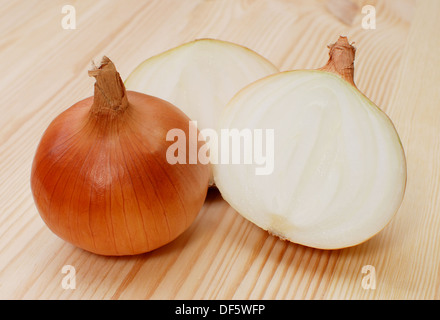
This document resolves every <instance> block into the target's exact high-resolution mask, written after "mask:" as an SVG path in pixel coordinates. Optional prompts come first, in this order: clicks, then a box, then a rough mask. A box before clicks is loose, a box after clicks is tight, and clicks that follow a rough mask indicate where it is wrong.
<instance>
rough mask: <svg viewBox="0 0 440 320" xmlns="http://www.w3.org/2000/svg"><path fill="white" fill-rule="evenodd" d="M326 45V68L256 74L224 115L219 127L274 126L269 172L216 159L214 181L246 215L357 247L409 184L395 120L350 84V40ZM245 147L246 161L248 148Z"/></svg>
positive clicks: (310, 240) (386, 218) (279, 231)
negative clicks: (265, 172) (328, 59)
mask: <svg viewBox="0 0 440 320" xmlns="http://www.w3.org/2000/svg"><path fill="white" fill-rule="evenodd" d="M330 48H331V54H330V61H329V64H328V65H327V66H326V67H325V68H322V69H321V70H300V71H289V72H283V73H279V74H276V75H272V76H269V77H266V78H264V79H261V80H259V81H257V82H254V83H253V84H251V85H249V86H247V87H246V88H244V89H243V90H241V91H240V92H239V93H238V94H237V95H236V96H235V97H234V98H233V99H232V100H231V101H230V102H229V104H228V106H227V107H226V109H225V110H224V113H223V115H222V116H221V118H220V125H219V127H220V128H222V129H223V130H232V129H238V130H239V131H240V132H243V130H248V131H249V130H250V131H251V132H253V133H256V132H257V131H258V130H262V131H263V136H265V133H266V132H268V130H273V133H274V139H273V143H272V142H271V141H270V139H269V140H266V141H265V144H264V145H263V147H264V146H265V148H263V150H266V155H265V157H266V160H267V161H269V160H270V159H271V157H273V170H272V171H271V172H268V174H265V175H261V174H260V175H258V174H257V172H258V171H257V170H258V168H261V166H262V164H261V163H256V162H255V161H254V162H253V163H252V164H243V163H241V164H227V163H224V162H221V163H219V164H217V165H215V166H214V180H215V182H216V186H217V187H218V189H219V190H220V192H221V194H222V196H223V198H224V199H225V200H226V201H227V202H228V203H229V204H230V205H231V206H232V207H233V208H235V209H236V210H237V211H238V212H239V213H240V214H241V215H242V216H244V217H245V218H246V219H248V220H250V221H252V222H253V223H255V224H256V225H258V226H259V227H261V228H263V229H265V230H268V231H269V232H270V233H272V234H274V235H276V236H279V237H280V238H282V239H286V240H289V241H292V242H294V243H298V244H302V245H306V246H310V247H314V248H320V249H339V248H345V247H350V246H354V245H357V244H360V243H362V242H364V241H366V240H368V239H369V238H371V237H372V236H374V235H375V234H377V233H378V232H379V231H380V230H382V229H383V228H384V227H385V226H386V225H387V224H388V223H389V222H390V220H391V219H392V217H393V216H394V214H395V213H396V211H397V210H398V208H399V206H400V203H401V201H402V198H403V195H404V190H405V185H406V161H405V155H404V151H403V147H402V145H401V142H400V139H399V136H398V134H397V132H396V130H395V127H394V125H393V123H392V122H391V120H390V119H389V118H388V117H387V116H386V115H385V113H384V112H382V111H381V110H380V109H379V108H378V107H377V106H376V105H375V104H374V103H373V102H371V101H370V100H369V99H368V98H367V97H365V95H363V94H362V93H361V92H360V91H359V90H358V89H357V88H356V86H355V85H354V82H353V73H352V71H353V68H352V67H353V61H354V48H353V47H352V46H351V45H349V44H348V41H347V39H346V38H341V39H340V40H339V41H338V42H337V43H336V44H335V45H333V46H331V47H330ZM341 57H342V60H344V61H339V60H340V58H341ZM347 58H348V60H350V59H351V64H350V61H348V62H349V63H347ZM341 63H342V65H341ZM335 66H336V67H335ZM350 68H351V72H350V71H349V70H350ZM341 70H343V72H341ZM255 137H256V136H255V135H254V142H255ZM267 137H269V136H267ZM222 138H223V137H222ZM267 139H268V138H267ZM271 143H272V144H271ZM241 147H242V148H241V152H242V155H241V156H242V157H241V159H243V156H244V153H245V152H249V150H248V151H246V150H245V149H246V146H245V145H244V146H243V145H242V146H241ZM271 148H273V154H272V155H271V154H269V153H271V150H272V149H271ZM221 152H222V153H223V152H224V150H221Z"/></svg>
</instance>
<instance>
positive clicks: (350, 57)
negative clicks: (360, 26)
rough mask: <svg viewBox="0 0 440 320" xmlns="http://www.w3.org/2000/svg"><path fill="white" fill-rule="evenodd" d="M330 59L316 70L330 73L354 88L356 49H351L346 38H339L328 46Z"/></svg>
mask: <svg viewBox="0 0 440 320" xmlns="http://www.w3.org/2000/svg"><path fill="white" fill-rule="evenodd" d="M328 48H329V49H330V53H329V55H330V59H329V60H328V62H327V64H326V65H325V66H324V67H323V68H320V69H318V70H322V71H327V72H332V73H334V74H337V75H339V76H341V77H342V78H343V79H344V80H346V81H347V82H349V83H351V84H352V85H354V86H356V85H355V83H354V59H355V55H356V48H355V47H353V46H352V45H351V44H350V43H349V42H348V39H347V37H342V36H341V37H339V39H338V41H337V42H336V43H334V44H332V45H329V46H328Z"/></svg>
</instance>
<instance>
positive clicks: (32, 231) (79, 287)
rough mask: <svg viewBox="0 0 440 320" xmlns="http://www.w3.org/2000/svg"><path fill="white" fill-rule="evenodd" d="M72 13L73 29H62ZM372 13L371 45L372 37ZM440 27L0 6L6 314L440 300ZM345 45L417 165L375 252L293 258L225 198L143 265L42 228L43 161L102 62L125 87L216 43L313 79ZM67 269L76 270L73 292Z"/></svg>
mask: <svg viewBox="0 0 440 320" xmlns="http://www.w3.org/2000/svg"><path fill="white" fill-rule="evenodd" d="M67 3H68V4H70V5H72V6H73V7H74V9H75V15H76V29H64V28H63V25H62V21H63V18H64V17H65V16H66V13H63V12H62V8H63V6H64V5H65V4H67ZM367 4H369V5H373V6H374V8H375V10H376V29H366V28H365V24H364V25H363V24H362V22H363V20H364V22H365V19H366V11H364V13H363V12H362V8H363V7H364V6H365V5H367ZM439 15H440V1H438V0H420V1H415V0H414V1H413V0H370V1H366V0H365V1H364V0H328V1H327V0H321V1H318V0H284V1H283V0H270V1H269V0H247V1H245V0H243V1H237V0H209V1H208V0H184V1H177V0H157V1H138V0H136V1H134V0H101V1H91V0H85V1H83V0H82V1H79V0H78V1H70V2H68V1H64V0H63V1H59V0H41V1H28V0H17V1H7V0H1V1H0V27H1V28H0V70H1V73H2V76H1V78H0V90H1V94H0V101H1V103H0V298H1V299H438V298H440V270H439V264H440V183H439V182H440V161H439V160H440V159H439V156H440V37H439V32H440V19H439V18H438V16H439ZM71 22H72V21H71ZM367 22H368V21H367ZM370 22H371V21H370ZM339 35H347V36H348V37H349V40H350V41H354V42H355V43H356V47H357V48H358V51H357V60H356V76H355V79H356V82H357V84H358V87H359V88H360V89H361V90H362V91H363V92H364V93H365V94H366V95H367V96H369V97H370V98H371V100H372V101H374V102H375V103H376V104H377V105H379V106H380V107H381V108H382V109H383V110H384V111H385V112H386V113H387V114H388V115H389V116H390V118H391V119H392V120H393V122H394V123H395V125H396V127H397V130H398V132H399V134H400V136H401V139H402V142H403V145H404V148H405V151H406V155H407V161H408V185H407V190H406V195H405V199H404V201H403V203H402V206H401V208H400V210H399V211H398V213H397V215H396V217H395V218H394V219H393V221H392V222H391V224H390V225H388V226H387V227H386V228H385V229H384V230H383V231H382V232H381V233H380V234H378V235H377V236H375V237H374V238H372V239H371V240H370V241H368V242H366V243H364V244H362V245H359V246H356V247H353V248H348V249H344V250H337V251H322V250H316V249H312V248H307V247H304V246H300V245H295V244H292V243H288V242H284V241H281V240H279V239H277V238H275V237H272V236H270V235H269V234H268V233H267V232H265V231H263V230H261V229H259V228H258V227H256V226H255V225H253V224H251V223H250V222H248V221H246V220H244V219H243V218H242V217H241V216H240V215H239V214H237V213H236V212H235V211H234V210H233V209H232V208H231V207H230V206H229V205H228V204H227V203H226V202H225V201H224V200H223V199H222V198H221V196H220V194H219V193H218V192H217V191H216V190H211V191H210V192H209V194H208V197H207V200H206V204H205V205H204V207H203V209H202V211H201V212H200V214H199V216H198V218H197V220H196V221H195V223H194V224H193V225H192V226H191V227H190V229H189V230H187V231H186V232H185V233H184V234H183V235H182V236H180V237H179V238H178V239H177V240H175V241H174V242H172V243H170V244H169V245H167V246H165V247H162V248H160V249H158V250H156V251H153V252H151V253H148V254H143V255H139V256H133V257H120V258H115V257H102V256H97V255H94V254H91V253H88V252H85V251H83V250H81V249H78V248H75V247H74V246H72V245H70V244H68V243H66V242H64V241H63V240H61V239H59V238H58V237H57V236H55V235H54V234H53V233H52V232H51V231H50V230H49V229H48V228H47V227H46V226H45V224H44V223H43V221H42V220H41V218H40V216H39V215H38V213H37V210H36V208H35V205H34V202H33V199H32V194H31V191H30V183H29V179H30V168H31V163H32V159H33V155H34V153H35V150H36V147H37V144H38V142H39V139H40V137H41V135H42V133H43V131H44V130H45V128H46V127H47V126H48V124H49V123H50V121H51V120H52V119H53V118H54V117H55V116H56V115H57V114H59V113H60V112H61V111H63V110H65V109H66V108H68V107H69V106H71V105H72V104H74V103H75V102H77V101H79V100H80V99H83V98H85V97H88V96H90V95H92V93H93V83H94V80H93V79H91V78H89V77H88V75H87V70H88V69H89V68H90V61H91V60H92V59H98V58H99V57H101V56H102V55H104V54H105V55H108V56H109V57H110V58H111V59H112V60H113V61H114V62H115V64H116V65H117V67H118V70H119V72H120V74H121V76H122V77H123V78H124V79H125V78H126V77H127V76H128V75H129V73H130V72H131V71H132V70H133V69H134V68H135V67H136V66H137V65H138V64H139V63H140V62H141V61H143V60H145V59H146V58H148V57H150V56H152V55H154V54H157V53H160V52H162V51H164V50H166V49H169V48H172V47H174V46H177V45H179V44H182V43H184V42H187V41H190V40H194V39H197V38H205V37H210V38H218V39H223V40H228V41H232V42H236V43H238V44H241V45H244V46H247V47H249V48H251V49H253V50H255V51H257V52H258V53H260V54H262V55H263V56H265V57H266V58H268V59H269V60H271V61H272V62H273V63H274V64H275V65H276V66H278V67H279V68H280V69H281V70H289V69H298V68H318V67H321V66H322V65H323V64H324V63H325V62H326V60H327V52H328V51H327V49H326V45H327V44H330V43H332V42H334V41H335V40H336V39H337V38H338V36H339ZM64 266H72V267H73V268H74V269H75V278H74V279H73V278H69V279H70V280H71V281H70V282H69V284H70V287H69V286H67V287H66V285H65V284H66V282H63V281H65V280H66V278H65V277H67V276H68V275H70V276H72V275H73V273H72V272H71V271H68V272H67V273H66V270H63V267H64ZM63 272H64V273H63ZM73 280H75V281H74V282H73ZM373 280H375V288H374V286H372V285H373V284H374V281H373ZM73 284H74V285H75V288H72V287H73Z"/></svg>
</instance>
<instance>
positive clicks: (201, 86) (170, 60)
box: [125, 39, 278, 129]
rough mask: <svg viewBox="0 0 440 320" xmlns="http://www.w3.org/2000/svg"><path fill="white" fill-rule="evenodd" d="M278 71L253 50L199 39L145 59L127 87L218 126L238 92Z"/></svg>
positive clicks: (201, 126)
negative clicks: (229, 103)
mask: <svg viewBox="0 0 440 320" xmlns="http://www.w3.org/2000/svg"><path fill="white" fill-rule="evenodd" d="M276 72H278V69H277V68H276V67H275V66H274V65H273V64H272V63H271V62H269V61H268V60H267V59H265V58H264V57H262V56H261V55H259V54H257V53H256V52H254V51H252V50H250V49H247V48H245V47H242V46H240V45H237V44H234V43H230V42H226V41H221V40H215V39H200V40H195V41H192V42H189V43H186V44H184V45H181V46H179V47H176V48H174V49H171V50H168V51H166V52H164V53H162V54H159V55H157V56H154V57H152V58H150V59H148V60H146V61H144V62H143V63H141V64H140V65H139V66H138V67H137V68H136V69H135V70H134V71H133V72H132V73H131V74H130V75H129V77H128V78H127V80H126V81H125V86H126V88H127V89H128V90H133V91H138V92H142V93H145V94H148V95H152V96H156V97H159V98H161V99H164V100H166V101H168V102H171V103H172V104H174V105H175V106H177V107H178V108H179V109H181V110H182V111H183V112H185V113H186V114H187V116H188V117H189V118H190V119H191V120H193V121H197V125H198V127H199V129H205V128H207V129H215V128H216V127H217V121H218V118H219V116H220V114H221V111H222V110H223V108H224V107H225V105H226V104H227V103H228V102H229V100H230V99H231V98H232V97H233V96H234V95H235V94H236V93H237V92H238V91H239V90H241V89H242V88H243V87H245V86H246V85H248V84H250V83H251V82H254V81H255V80H258V79H260V78H263V77H265V76H267V75H270V74H274V73H276Z"/></svg>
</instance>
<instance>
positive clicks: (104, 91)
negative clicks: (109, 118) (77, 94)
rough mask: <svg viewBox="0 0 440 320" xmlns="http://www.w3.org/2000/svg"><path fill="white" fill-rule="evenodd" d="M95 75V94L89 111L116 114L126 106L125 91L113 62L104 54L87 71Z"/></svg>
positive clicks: (92, 75)
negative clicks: (100, 59)
mask: <svg viewBox="0 0 440 320" xmlns="http://www.w3.org/2000/svg"><path fill="white" fill-rule="evenodd" d="M89 76H91V77H95V79H96V82H95V94H94V100H93V105H92V107H91V109H90V112H92V113H93V114H96V115H99V114H105V115H108V114H111V115H116V114H119V113H120V112H123V111H125V110H126V109H127V108H128V105H129V104H128V99H127V93H126V91H125V86H124V83H123V82H122V79H121V76H120V75H119V73H118V71H117V70H116V67H115V65H114V64H113V62H112V61H111V60H110V59H109V58H107V57H106V56H104V57H103V58H102V61H101V65H100V66H99V67H96V66H95V68H94V69H93V70H90V71H89Z"/></svg>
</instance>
